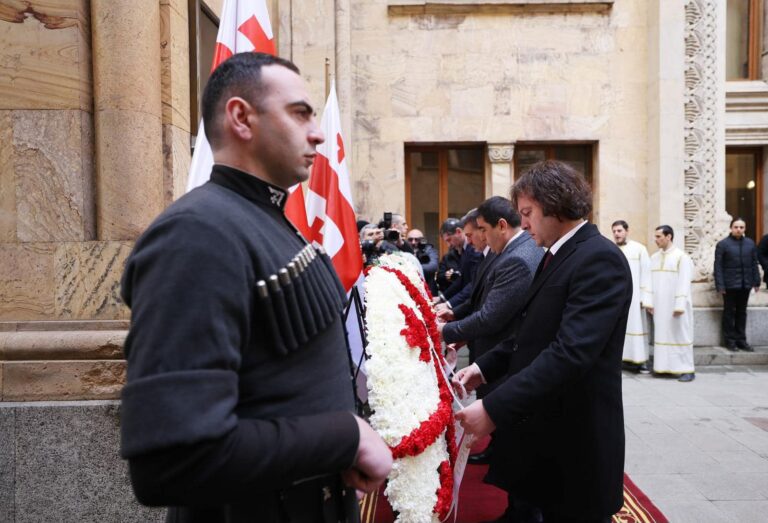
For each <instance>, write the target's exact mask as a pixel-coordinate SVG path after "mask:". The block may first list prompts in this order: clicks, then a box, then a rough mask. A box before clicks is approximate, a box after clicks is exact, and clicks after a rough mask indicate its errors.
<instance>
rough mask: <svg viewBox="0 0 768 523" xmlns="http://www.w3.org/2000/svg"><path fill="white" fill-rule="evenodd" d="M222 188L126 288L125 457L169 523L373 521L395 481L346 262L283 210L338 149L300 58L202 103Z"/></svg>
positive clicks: (214, 178)
mask: <svg viewBox="0 0 768 523" xmlns="http://www.w3.org/2000/svg"><path fill="white" fill-rule="evenodd" d="M202 106H203V108H202V111H203V120H204V126H205V130H206V135H207V137H208V139H209V141H210V143H211V148H212V150H213V157H214V163H215V165H214V167H213V172H212V174H211V179H210V181H209V182H208V183H206V184H205V185H203V186H202V187H200V188H198V189H195V190H194V191H192V192H190V193H189V194H187V195H185V196H184V197H182V198H180V199H179V200H178V201H177V202H175V203H174V204H173V205H171V206H170V207H169V208H168V209H167V210H166V211H165V212H163V213H162V214H161V215H160V216H159V217H158V218H157V219H156V220H155V221H154V222H153V223H152V225H150V227H149V228H148V229H147V231H146V232H145V233H144V234H143V235H142V236H141V237H140V238H139V240H138V241H137V242H136V246H135V248H134V251H133V253H132V254H131V255H130V257H129V259H128V260H127V263H126V269H125V274H124V276H123V281H122V292H123V298H124V299H125V302H126V303H127V304H128V306H129V307H131V310H132V325H131V329H130V332H129V335H128V339H127V340H126V344H125V354H126V358H127V360H128V376H127V384H126V386H125V388H124V390H123V397H122V455H123V457H124V458H126V459H127V460H128V463H129V468H130V476H131V481H132V483H133V487H134V491H135V493H136V496H137V497H138V499H139V501H141V502H142V503H144V504H147V505H153V506H168V507H170V508H169V511H168V521H174V522H176V521H178V522H192V521H206V522H244V521H256V520H258V521H261V522H278V521H279V522H283V521H295V522H325V521H334V522H336V521H346V522H356V521H358V519H359V509H358V506H357V501H356V496H355V492H354V489H358V490H362V491H367V492H370V491H372V490H374V489H376V488H378V486H379V485H380V484H381V483H382V481H383V480H384V478H385V477H386V475H387V474H388V472H389V470H390V467H391V464H392V459H391V453H390V451H389V449H388V448H387V446H386V444H385V443H384V442H383V441H382V440H381V438H379V436H378V435H377V434H376V433H375V432H374V431H373V430H372V429H371V428H370V427H369V426H368V425H367V424H366V423H365V422H364V421H363V420H361V419H360V418H358V417H357V416H355V415H354V414H353V410H354V401H353V392H352V388H351V385H350V377H349V368H348V363H347V362H348V359H347V355H346V354H345V350H346V349H345V341H344V330H343V324H342V320H341V313H340V312H341V309H342V305H343V298H344V291H343V289H342V288H341V285H340V283H339V282H338V279H337V277H336V274H335V272H334V271H333V268H332V266H331V264H330V260H329V259H328V257H327V256H326V255H325V254H323V253H321V252H318V251H316V250H315V249H313V248H312V247H309V246H307V244H306V242H305V241H304V240H303V239H302V238H301V236H300V235H299V234H298V233H297V232H296V230H295V229H294V228H293V227H292V226H291V224H290V223H289V222H288V220H287V219H286V217H285V215H284V214H283V206H284V205H285V200H286V198H287V192H286V189H288V188H289V187H290V186H292V185H294V184H296V183H298V182H301V181H303V180H306V179H307V177H308V176H309V168H310V166H311V165H312V162H313V160H314V156H315V147H316V146H317V145H318V144H320V143H322V142H323V140H324V137H323V135H322V132H321V131H320V129H319V128H318V126H317V124H316V122H315V117H314V110H313V108H312V106H311V104H310V102H309V96H308V94H307V89H306V85H305V83H304V81H303V80H302V78H301V77H300V76H299V71H298V69H297V68H296V66H295V65H293V64H292V63H291V62H289V61H286V60H283V59H280V58H275V57H272V56H269V55H265V54H260V53H242V54H238V55H235V56H233V57H232V58H230V59H229V60H227V61H226V62H224V63H223V64H221V65H220V66H219V67H218V68H217V69H216V70H215V71H214V73H213V74H212V75H211V78H210V80H209V82H208V85H207V86H206V88H205V92H204V94H203V102H202Z"/></svg>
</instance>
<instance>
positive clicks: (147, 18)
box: [91, 0, 163, 240]
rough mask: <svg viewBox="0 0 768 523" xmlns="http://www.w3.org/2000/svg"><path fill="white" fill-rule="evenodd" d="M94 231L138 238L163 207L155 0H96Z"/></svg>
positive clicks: (93, 17)
mask: <svg viewBox="0 0 768 523" xmlns="http://www.w3.org/2000/svg"><path fill="white" fill-rule="evenodd" d="M91 23H92V47H93V80H94V82H93V83H94V124H95V130H96V146H95V149H96V230H97V236H98V239H100V240H131V239H135V238H136V237H137V236H138V235H139V234H140V233H141V232H142V231H143V230H144V229H145V228H146V226H147V225H149V223H150V221H151V220H152V219H153V218H154V217H155V216H156V215H157V214H158V213H159V212H160V211H161V210H162V209H163V149H162V147H163V127H162V105H161V88H160V86H161V79H160V49H159V45H160V3H159V2H158V0H136V1H135V2H113V1H111V0H93V1H92V2H91Z"/></svg>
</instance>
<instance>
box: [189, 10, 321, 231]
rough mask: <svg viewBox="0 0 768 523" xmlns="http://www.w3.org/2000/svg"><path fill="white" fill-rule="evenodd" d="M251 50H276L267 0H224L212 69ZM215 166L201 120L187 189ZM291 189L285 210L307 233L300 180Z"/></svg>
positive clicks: (193, 185) (269, 51) (301, 229)
mask: <svg viewBox="0 0 768 523" xmlns="http://www.w3.org/2000/svg"><path fill="white" fill-rule="evenodd" d="M251 51H253V52H261V53H267V54H271V55H274V54H275V40H274V34H273V33H272V23H271V22H270V20H269V12H268V11H267V4H266V2H265V0H224V5H223V6H222V9H221V20H220V23H219V32H218V34H217V35H216V49H215V51H214V55H213V64H212V65H211V72H213V70H214V69H216V68H217V67H218V66H219V64H220V63H222V62H223V61H224V60H226V59H227V58H229V57H230V56H232V55H233V54H235V53H243V52H251ZM212 167H213V153H212V152H211V145H210V144H209V143H208V138H206V136H205V129H204V127H203V121H202V120H200V125H199V126H198V132H197V140H196V142H195V152H194V153H193V154H192V164H191V165H190V168H189V178H188V180H187V192H189V191H191V190H192V189H194V188H195V187H198V186H200V185H202V184H204V183H205V182H207V181H208V179H209V178H210V176H211V168H212ZM289 193H290V195H289V196H288V201H287V202H286V204H285V214H286V216H288V218H289V219H290V220H291V222H293V224H294V225H295V226H296V228H297V229H299V231H301V233H302V234H303V235H304V236H306V235H307V233H308V231H309V228H308V227H307V216H306V213H305V210H304V193H303V191H302V190H301V185H300V184H297V185H296V186H294V187H292V188H291V189H289Z"/></svg>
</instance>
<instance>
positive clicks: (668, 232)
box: [656, 225, 675, 240]
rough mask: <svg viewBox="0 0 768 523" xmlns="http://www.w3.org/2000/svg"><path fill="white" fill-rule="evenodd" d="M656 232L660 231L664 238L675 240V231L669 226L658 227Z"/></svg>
mask: <svg viewBox="0 0 768 523" xmlns="http://www.w3.org/2000/svg"><path fill="white" fill-rule="evenodd" d="M656 230H657V231H661V234H663V235H664V236H672V239H673V240H674V239H675V231H673V230H672V227H670V226H669V225H659V226H658V227H656Z"/></svg>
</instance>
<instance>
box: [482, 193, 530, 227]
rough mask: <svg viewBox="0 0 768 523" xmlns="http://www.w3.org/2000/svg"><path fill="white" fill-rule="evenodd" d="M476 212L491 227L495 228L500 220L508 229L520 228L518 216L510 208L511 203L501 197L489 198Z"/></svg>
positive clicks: (513, 209) (512, 208)
mask: <svg viewBox="0 0 768 523" xmlns="http://www.w3.org/2000/svg"><path fill="white" fill-rule="evenodd" d="M477 212H478V214H479V215H480V216H482V217H483V220H484V221H485V222H487V223H488V224H489V225H490V226H491V227H496V226H497V225H498V224H499V220H501V219H502V218H504V221H506V222H507V223H508V224H509V225H510V227H520V215H519V214H517V211H515V208H514V207H512V202H511V201H509V200H507V199H506V198H504V197H502V196H491V197H490V198H488V199H487V200H485V201H484V202H483V203H481V204H480V207H478V208H477Z"/></svg>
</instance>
